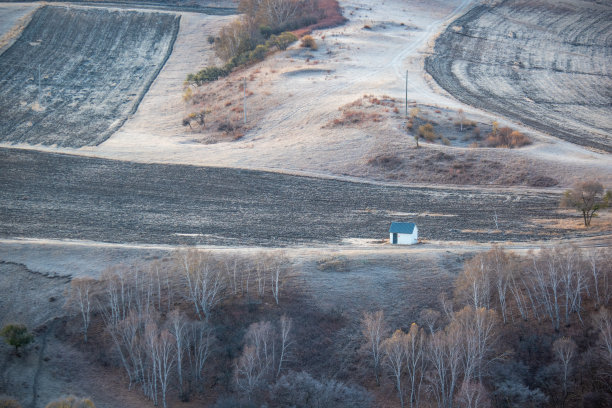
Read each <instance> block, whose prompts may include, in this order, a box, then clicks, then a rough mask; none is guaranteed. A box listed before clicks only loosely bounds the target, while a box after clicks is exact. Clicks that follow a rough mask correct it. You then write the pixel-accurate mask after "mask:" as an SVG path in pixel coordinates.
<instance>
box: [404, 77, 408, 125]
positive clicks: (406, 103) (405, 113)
mask: <svg viewBox="0 0 612 408" xmlns="http://www.w3.org/2000/svg"><path fill="white" fill-rule="evenodd" d="M404 105H405V106H404V109H405V111H404V116H406V117H408V70H406V100H405V104H404Z"/></svg>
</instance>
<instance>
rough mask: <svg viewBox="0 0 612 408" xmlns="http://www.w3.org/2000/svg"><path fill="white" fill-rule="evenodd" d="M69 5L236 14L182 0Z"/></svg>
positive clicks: (227, 6) (229, 8) (228, 6)
mask: <svg viewBox="0 0 612 408" xmlns="http://www.w3.org/2000/svg"><path fill="white" fill-rule="evenodd" d="M4 1H7V2H15V3H16V2H29V1H34V0H26V1H24V0H4ZM61 2H62V0H50V1H48V3H61ZM71 3H76V4H83V5H88V6H90V5H91V6H106V7H125V8H138V9H154V10H168V11H188V12H193V13H204V14H211V15H219V16H226V15H230V14H236V9H237V4H235V3H233V2H232V1H231V0H229V1H218V0H211V1H206V0H205V1H189V2H185V1H182V0H166V1H164V0H159V1H147V0H140V1H139V0H73V1H71Z"/></svg>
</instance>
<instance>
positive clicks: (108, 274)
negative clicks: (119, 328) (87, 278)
mask: <svg viewBox="0 0 612 408" xmlns="http://www.w3.org/2000/svg"><path fill="white" fill-rule="evenodd" d="M101 280H102V282H103V285H104V287H105V295H106V299H105V302H106V303H107V304H108V310H109V317H110V323H111V324H112V325H116V324H117V323H118V322H119V321H121V320H124V319H125V318H127V316H128V314H129V313H130V309H131V305H132V286H131V282H130V276H129V269H128V268H127V267H125V266H118V267H115V268H110V269H107V270H105V271H104V272H102V278H101Z"/></svg>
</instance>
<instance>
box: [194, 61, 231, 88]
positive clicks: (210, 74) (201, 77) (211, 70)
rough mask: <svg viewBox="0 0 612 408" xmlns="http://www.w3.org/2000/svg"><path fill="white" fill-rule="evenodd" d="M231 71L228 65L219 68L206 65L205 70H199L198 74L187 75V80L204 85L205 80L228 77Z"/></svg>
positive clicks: (210, 80)
mask: <svg viewBox="0 0 612 408" xmlns="http://www.w3.org/2000/svg"><path fill="white" fill-rule="evenodd" d="M230 72H231V68H230V69H228V66H227V65H226V66H225V67H222V68H219V67H215V66H210V67H206V68H204V69H203V70H201V71H199V72H198V73H196V74H189V75H187V82H188V83H192V84H196V85H202V84H203V83H205V82H212V81H216V80H217V79H219V78H221V77H226V76H228V75H229V73H230Z"/></svg>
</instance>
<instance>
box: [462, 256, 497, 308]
mask: <svg viewBox="0 0 612 408" xmlns="http://www.w3.org/2000/svg"><path fill="white" fill-rule="evenodd" d="M487 261H488V260H487V255H486V254H478V255H476V256H475V257H474V258H472V259H470V260H469V261H467V262H466V263H465V265H464V267H463V273H462V274H461V275H459V278H458V279H457V282H456V284H455V287H456V296H457V297H458V298H459V299H461V300H464V301H466V302H468V303H469V304H471V305H472V307H473V308H474V309H478V308H481V307H484V308H487V309H488V308H490V304H491V280H492V277H491V275H492V274H491V273H490V270H489V265H488V262H487Z"/></svg>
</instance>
